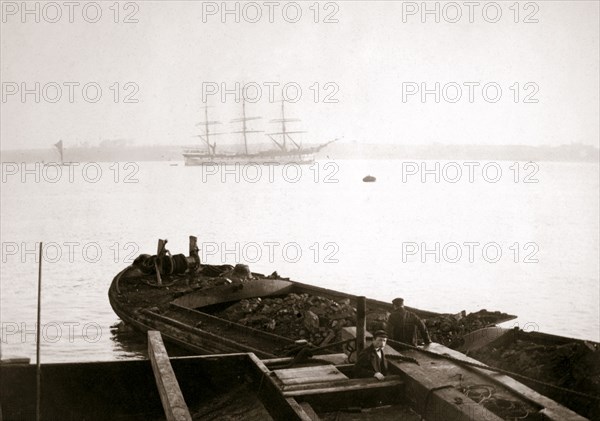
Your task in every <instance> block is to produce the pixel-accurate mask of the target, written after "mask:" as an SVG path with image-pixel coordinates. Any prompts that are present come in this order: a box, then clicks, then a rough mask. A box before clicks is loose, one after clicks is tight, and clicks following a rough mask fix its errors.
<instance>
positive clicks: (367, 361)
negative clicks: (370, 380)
mask: <svg viewBox="0 0 600 421" xmlns="http://www.w3.org/2000/svg"><path fill="white" fill-rule="evenodd" d="M387 337H388V335H387V332H386V331H385V330H378V331H376V332H375V333H373V342H372V343H371V345H369V346H368V347H366V348H365V349H363V350H362V351H361V353H360V354H359V355H358V359H357V360H356V364H355V365H354V377H375V378H377V380H383V379H384V378H385V376H386V375H387V373H388V365H387V361H386V359H385V354H384V352H383V348H385V344H386V342H387Z"/></svg>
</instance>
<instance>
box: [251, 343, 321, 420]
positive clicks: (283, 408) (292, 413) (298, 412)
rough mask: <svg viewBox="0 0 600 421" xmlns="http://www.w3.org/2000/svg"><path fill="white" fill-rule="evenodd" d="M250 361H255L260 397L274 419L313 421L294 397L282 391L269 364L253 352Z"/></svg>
mask: <svg viewBox="0 0 600 421" xmlns="http://www.w3.org/2000/svg"><path fill="white" fill-rule="evenodd" d="M248 357H249V358H250V361H251V362H252V363H253V365H254V367H255V370H256V371H257V374H258V375H259V378H258V379H257V380H258V381H259V384H260V386H259V388H258V391H257V394H258V398H259V399H260V400H261V402H262V403H263V405H264V406H265V408H266V409H267V411H269V414H271V416H272V417H273V418H274V419H284V420H286V421H311V418H310V417H309V416H308V414H307V413H306V412H304V409H302V407H301V406H300V405H299V404H298V402H297V401H296V399H294V398H293V397H284V396H283V395H282V394H281V391H280V390H279V388H278V387H277V385H276V384H275V382H274V379H273V378H271V376H270V374H271V372H270V371H269V369H268V368H267V366H266V365H265V364H264V363H263V362H262V361H261V360H260V359H259V358H258V357H257V356H256V355H254V354H253V353H248Z"/></svg>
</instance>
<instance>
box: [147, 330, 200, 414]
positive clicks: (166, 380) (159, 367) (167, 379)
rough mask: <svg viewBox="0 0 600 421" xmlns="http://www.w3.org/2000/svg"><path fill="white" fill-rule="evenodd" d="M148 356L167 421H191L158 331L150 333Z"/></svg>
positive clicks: (150, 331)
mask: <svg viewBox="0 0 600 421" xmlns="http://www.w3.org/2000/svg"><path fill="white" fill-rule="evenodd" d="M148 356H149V357H150V362H151V364H152V371H154V379H155V380H156V386H157V387H158V393H159V394H160V400H161V402H162V405H163V409H164V411H165V416H166V418H167V421H191V420H192V417H191V415H190V411H189V410H188V407H187V405H186V403H185V400H184V399H183V394H182V393H181V389H180V388H179V383H178V382H177V378H176V377H175V373H174V372H173V367H171V361H169V355H168V354H167V350H166V349H165V345H164V344H163V341H162V337H161V336H160V332H158V331H156V330H149V331H148Z"/></svg>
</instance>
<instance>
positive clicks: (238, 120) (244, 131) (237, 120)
mask: <svg viewBox="0 0 600 421" xmlns="http://www.w3.org/2000/svg"><path fill="white" fill-rule="evenodd" d="M261 118H262V117H246V99H245V98H242V118H234V119H233V120H231V122H232V123H242V130H240V131H236V132H232V133H242V134H243V135H244V150H245V151H246V155H248V136H247V135H248V133H260V132H262V130H248V125H247V124H246V122H247V121H250V120H259V119H261Z"/></svg>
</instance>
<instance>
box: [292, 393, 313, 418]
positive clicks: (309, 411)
mask: <svg viewBox="0 0 600 421" xmlns="http://www.w3.org/2000/svg"><path fill="white" fill-rule="evenodd" d="M289 399H292V398H289ZM300 406H301V407H302V409H304V412H306V414H307V415H308V416H309V417H310V419H311V420H312V421H318V420H320V418H319V416H318V415H317V413H316V412H315V410H314V409H313V407H312V406H310V404H309V403H308V402H302V403H300Z"/></svg>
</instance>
